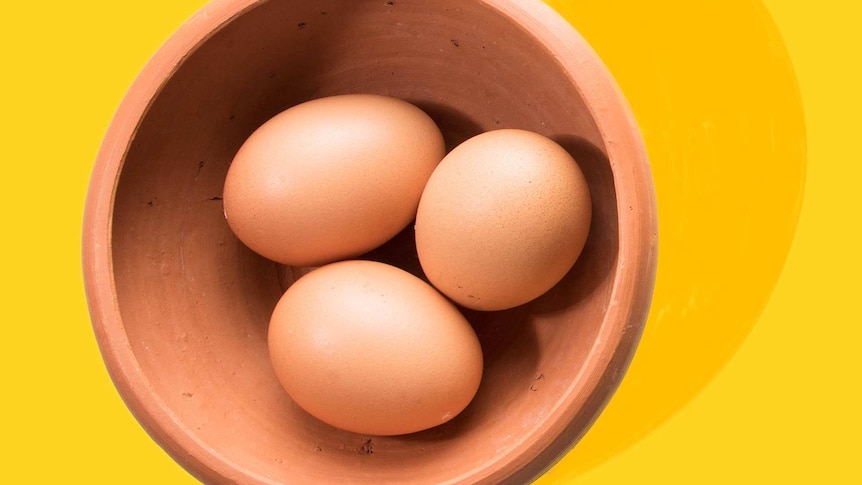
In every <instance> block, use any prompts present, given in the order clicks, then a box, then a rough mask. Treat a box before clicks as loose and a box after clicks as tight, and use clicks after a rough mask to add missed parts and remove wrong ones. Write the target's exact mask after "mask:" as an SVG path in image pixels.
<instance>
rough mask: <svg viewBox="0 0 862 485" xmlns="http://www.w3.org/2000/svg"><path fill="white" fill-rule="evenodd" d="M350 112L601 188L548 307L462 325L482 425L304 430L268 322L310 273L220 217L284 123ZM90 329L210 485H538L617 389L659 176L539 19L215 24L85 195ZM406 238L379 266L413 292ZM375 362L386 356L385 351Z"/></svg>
mask: <svg viewBox="0 0 862 485" xmlns="http://www.w3.org/2000/svg"><path fill="white" fill-rule="evenodd" d="M345 93H376V94H383V95H388V96H394V97H398V98H401V99H404V100H407V101H409V102H411V103H414V104H416V105H417V106H419V107H420V108H422V109H423V110H425V111H426V112H427V113H428V114H429V115H430V116H431V117H432V118H433V119H434V120H435V121H436V122H437V123H438V125H439V126H440V128H441V130H442V132H443V134H444V138H445V140H446V143H447V149H451V148H452V147H454V146H455V145H457V144H458V143H460V142H461V141H463V140H465V139H467V138H468V137H470V136H473V135H476V134H478V133H480V132H483V131H487V130H491V129H496V128H507V127H508V128H520V129H526V130H531V131H535V132H538V133H541V134H544V135H546V136H549V137H550V138H552V139H554V140H555V141H557V142H558V143H560V144H561V145H562V146H563V147H564V148H566V150H567V151H569V152H570V153H571V154H572V155H573V156H574V157H575V158H576V159H577V160H578V161H579V163H580V165H581V168H582V169H583V171H584V175H585V176H586V178H587V181H588V183H589V187H590V191H591V195H592V202H593V214H592V221H593V222H592V227H591V230H590V234H589V237H588V240H587V243H586V246H585V248H584V251H583V253H582V255H581V258H580V259H579V261H578V262H577V264H576V265H575V267H574V268H573V269H572V271H570V272H569V274H568V275H567V276H566V277H565V278H564V279H563V281H562V282H561V283H560V284H558V285H557V286H556V287H555V288H554V289H552V290H551V291H550V292H549V293H548V294H546V295H544V296H543V297H541V298H539V299H538V300H536V301H534V302H531V303H529V304H526V305H523V306H520V307H517V308H514V309H511V310H507V311H502V312H491V313H482V312H476V311H464V314H465V316H466V317H467V318H468V320H469V321H470V322H471V323H472V324H473V326H474V328H475V329H476V332H477V334H478V336H479V339H480V341H481V343H482V346H483V351H484V358H485V368H484V376H483V381H482V383H481V386H480V388H479V391H478V393H477V395H476V397H475V399H474V401H473V402H472V403H471V404H470V405H469V406H468V407H467V409H466V410H465V411H464V412H463V413H461V414H460V415H458V416H457V417H456V418H455V419H453V420H452V421H449V422H448V423H446V424H445V425H443V426H440V427H437V428H433V429H431V430H427V431H424V432H420V433H416V434H412V435H406V436H396V437H374V436H365V435H359V434H353V433H349V432H346V431H340V430H337V429H335V428H332V427H329V426H327V425H325V424H322V423H320V422H318V421H317V420H315V419H314V418H312V417H310V416H309V415H307V414H305V413H304V412H303V411H301V410H300V409H299V408H298V407H297V406H296V405H294V404H293V403H292V402H291V401H290V399H289V398H288V397H287V395H286V393H285V392H284V390H283V389H282V388H281V386H280V385H279V383H278V380H277V379H276V377H275V375H274V372H273V370H272V366H271V363H270V359H269V355H268V353H267V341H266V338H267V324H268V322H269V318H270V315H271V312H272V310H273V308H274V306H275V304H276V302H277V301H278V298H279V297H280V295H281V294H282V292H283V289H284V287H285V286H286V285H288V284H290V282H291V280H292V278H293V277H294V276H295V275H297V274H301V273H302V272H303V271H304V269H302V268H285V267H281V266H279V265H277V264H276V263H273V262H271V261H268V260H266V259H264V258H262V257H260V256H258V255H256V254H255V253H253V252H252V251H250V250H249V249H248V248H246V247H245V246H244V245H243V244H242V243H240V242H239V241H238V240H237V239H236V237H235V236H234V235H233V234H232V233H231V231H230V229H229V228H228V226H227V224H226V222H225V219H224V215H223V207H222V200H221V197H222V189H223V185H224V180H225V174H226V172H227V168H228V166H229V164H230V162H231V159H232V157H233V156H234V155H235V153H236V152H237V150H238V148H239V147H240V145H241V144H242V142H243V141H244V140H245V139H246V137H248V136H249V135H250V134H251V133H252V131H254V129H255V128H257V127H258V126H260V125H261V124H262V123H263V122H264V121H266V120H267V119H269V118H270V117H272V116H273V115H275V114H276V113H278V112H280V111H282V110H284V109H286V108H287V107H290V106H292V105H295V104H298V103H300V102H303V101H307V100H310V99H313V98H317V97H321V96H327V95H334V94H345ZM83 237H84V240H83V267H84V276H85V281H86V289H87V297H88V303H89V307H90V312H91V317H92V321H93V328H94V330H95V335H96V338H97V340H98V342H99V345H100V349H101V352H102V354H103V357H104V360H105V363H106V366H107V368H108V370H109V372H110V374H111V377H112V379H113V380H114V382H115V384H116V387H117V389H118V390H119V392H120V394H121V395H122V397H123V399H124V400H125V402H126V403H127V405H128V407H129V408H130V409H131V411H132V412H133V413H134V415H135V416H136V418H137V419H138V420H139V422H140V423H141V425H142V426H143V427H144V428H145V429H146V430H147V431H148V432H149V433H150V435H151V436H152V437H153V438H154V439H155V440H156V441H157V442H158V443H159V444H160V445H161V446H162V447H163V448H164V449H165V450H166V451H167V452H168V453H169V454H170V455H171V456H172V457H173V458H174V459H175V460H176V461H177V462H178V463H180V464H181V465H182V466H183V467H185V468H186V469H187V470H188V471H189V472H190V473H192V474H194V475H195V476H196V477H198V478H199V479H201V480H202V481H204V482H206V483H296V484H305V483H360V484H361V483H367V484H372V483H373V484H380V483H427V484H432V483H433V484H439V483H485V484H491V483H525V482H528V481H530V480H531V479H533V478H535V477H536V476H538V475H539V474H541V473H542V472H543V471H544V470H545V469H547V468H548V467H550V466H551V465H552V464H553V463H554V462H555V461H556V460H558V459H559V458H560V457H561V456H562V455H563V454H564V453H565V452H566V451H567V450H568V449H569V448H570V447H571V446H573V445H574V444H575V443H576V442H577V440H578V439H580V437H581V436H582V435H583V434H584V433H585V432H586V430H587V429H588V428H589V426H590V425H591V423H592V422H593V421H594V420H595V418H596V417H597V416H598V414H599V412H600V411H601V409H602V408H603V407H604V405H605V403H606V402H607V400H608V399H609V398H610V396H611V395H612V393H613V391H614V390H615V389H616V387H617V385H618V384H619V382H620V380H621V378H622V376H623V374H624V372H625V369H626V367H627V365H628V363H629V361H630V359H631V357H632V354H633V352H634V349H635V347H636V344H637V341H638V338H639V336H640V334H641V330H642V326H643V324H644V322H645V320H646V314H647V311H648V306H649V301H650V297H651V293H652V287H653V281H654V276H655V263H656V261H655V258H656V244H657V241H656V208H655V198H654V193H653V186H652V181H651V177H650V173H649V166H648V162H647V158H646V154H645V150H644V147H643V145H642V141H641V138H640V135H639V133H638V130H637V127H636V124H635V122H634V119H633V117H632V115H631V113H630V111H629V110H628V108H627V106H626V104H625V101H624V99H623V97H622V96H621V94H620V93H619V91H618V89H617V87H616V85H615V84H614V82H613V80H612V78H611V76H610V75H609V73H608V72H607V70H606V69H605V68H604V66H603V65H602V64H601V61H600V60H599V59H598V58H597V56H596V55H595V54H594V52H593V51H592V50H591V49H590V48H589V46H588V45H587V44H586V42H585V41H584V40H583V39H582V38H580V37H579V36H578V34H577V33H576V32H574V31H573V30H572V28H571V27H570V26H569V25H568V24H567V23H566V22H565V21H564V20H563V19H561V18H559V17H558V16H557V15H556V14H555V13H554V12H553V11H552V10H551V9H549V8H548V7H547V6H545V5H544V4H542V3H540V2H538V1H506V0H486V1H477V0H473V1H466V2H465V1H454V0H450V1H437V0H434V1H431V0H427V1H421V0H417V1H409V2H408V1H400V0H395V1H392V2H385V1H382V0H381V1H379V2H351V1H347V0H341V1H335V0H324V1H319V2H299V1H288V0H270V1H249V0H225V1H216V2H213V3H211V4H209V5H208V6H206V7H205V8H204V9H203V10H201V11H200V12H199V13H198V14H197V15H196V16H194V17H193V18H192V19H191V20H190V21H189V22H188V23H187V24H186V25H184V26H183V27H182V28H181V29H180V30H179V31H178V32H177V33H176V34H175V35H174V36H173V37H171V39H169V40H168V41H167V42H166V44H165V45H164V46H163V48H162V49H161V50H160V51H159V52H158V53H157V54H156V55H155V56H154V58H153V59H152V60H151V62H150V63H148V64H147V66H146V67H145V68H144V70H143V72H142V73H141V74H140V76H139V78H138V79H137V80H136V82H135V83H134V85H133V86H132V87H131V89H130V91H129V93H128V94H127V96H126V98H125V99H124V101H123V102H122V104H121V106H120V107H119V110H118V112H117V113H116V116H115V118H114V120H113V122H112V124H111V126H110V128H109V130H108V133H107V135H106V137H105V140H104V143H103V146H102V148H101V150H100V153H99V155H98V159H97V161H96V165H95V168H94V171H93V174H92V179H91V186H90V190H89V193H88V199H87V206H86V214H85V226H84V234H83ZM412 241H413V238H412V233H411V230H410V229H408V230H406V231H404V232H403V233H402V234H400V235H399V236H396V238H395V239H393V240H392V241H391V242H389V243H387V245H385V246H384V247H382V248H380V249H378V250H375V251H374V252H372V254H370V255H369V256H368V257H369V258H373V259H379V260H383V261H388V262H392V263H395V264H398V265H399V266H401V267H402V268H405V269H408V270H410V271H413V272H414V273H417V272H418V271H419V270H418V267H419V266H418V262H417V261H416V257H415V247H414V246H413V244H412ZM372 350H373V349H372Z"/></svg>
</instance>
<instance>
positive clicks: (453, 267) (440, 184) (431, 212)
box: [415, 129, 592, 310]
mask: <svg viewBox="0 0 862 485" xmlns="http://www.w3.org/2000/svg"><path fill="white" fill-rule="evenodd" d="M591 219H592V205H591V200H590V193H589V187H588V186H587V182H586V179H585V178H584V174H583V172H582V171H581V169H580V167H579V166H578V164H577V162H576V161H575V160H574V159H573V158H572V156H571V155H570V154H569V153H568V152H567V151H566V150H565V149H564V148H563V147H561V146H560V145H559V144H557V143H556V142H554V141H553V140H551V139H550V138H547V137H545V136H543V135H540V134H537V133H534V132H530V131H525V130H517V129H501V130H495V131H489V132H485V133H482V134H480V135H477V136H475V137H473V138H470V139H468V140H467V141H465V142H463V143H462V144H460V145H458V146H457V147H455V148H454V149H453V150H452V151H451V152H450V153H449V154H447V155H446V157H445V158H444V159H443V161H442V162H440V164H439V165H438V166H437V168H436V169H435V170H434V173H433V174H432V175H431V177H430V179H429V180H428V183H427V184H426V186H425V189H424V191H423V193H422V198H421V200H420V203H419V208H418V213H417V215H416V223H415V229H416V249H417V252H418V256H419V262H420V264H421V265H422V269H423V271H424V272H425V275H426V276H427V277H428V279H429V281H430V282H431V283H432V284H433V285H434V286H435V287H436V288H437V289H438V290H440V291H441V292H442V293H444V294H445V295H446V296H448V297H449V298H451V299H452V300H454V301H455V302H457V303H458V304H460V305H463V306H465V307H468V308H472V309H475V310H503V309H507V308H512V307H515V306H518V305H522V304H524V303H527V302H529V301H531V300H533V299H535V298H537V297H539V296H540V295H542V294H544V293H545V292H547V291H548V290H550V289H551V288H552V287H553V286H554V285H556V284H557V283H558V282H559V281H560V280H561V279H562V278H563V276H565V275H566V273H568V272H569V270H570V269H571V268H572V267H573V265H574V264H575V261H576V260H577V259H578V257H579V256H580V253H581V251H582V250H583V248H584V245H585V243H586V239H587V235H588V233H589V228H590V223H591Z"/></svg>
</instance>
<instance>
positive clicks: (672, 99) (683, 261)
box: [536, 0, 806, 484]
mask: <svg viewBox="0 0 862 485" xmlns="http://www.w3.org/2000/svg"><path fill="white" fill-rule="evenodd" d="M547 3H548V4H549V5H551V6H552V7H553V8H554V9H556V10H557V11H558V12H559V13H560V14H562V15H563V16H564V17H565V18H566V19H567V20H569V22H570V23H571V24H572V25H573V26H574V27H575V28H576V29H577V30H578V31H579V32H580V33H581V34H582V35H583V36H584V37H585V38H586V40H587V41H588V42H589V43H590V44H591V45H592V46H593V48H594V49H595V50H596V51H597V52H598V54H599V56H601V58H602V60H603V61H604V62H605V64H606V65H607V66H608V68H609V69H610V71H611V73H612V74H613V75H614V77H615V78H616V80H617V82H618V83H619V84H620V87H621V88H622V90H623V93H624V94H625V96H626V98H627V99H628V101H629V103H630V105H631V107H632V110H633V112H634V114H635V117H636V118H637V121H638V123H639V125H640V128H641V130H642V133H643V137H644V141H645V143H646V146H647V150H648V153H649V156H650V162H651V166H652V170H653V177H654V180H655V188H656V196H657V202H658V209H659V260H658V274H657V280H656V287H655V293H654V297H653V302H652V307H651V313H650V316H649V319H648V322H647V325H646V329H645V330H644V334H643V338H642V340H641V344H640V347H639V348H638V351H637V354H636V355H635V358H634V360H633V361H632V365H631V367H630V369H629V372H628V374H627V375H626V377H625V379H624V381H623V383H622V384H621V386H620V388H619V390H618V392H617V394H615V395H614V397H613V399H612V400H611V402H610V403H609V404H608V407H607V408H606V409H605V411H604V413H603V414H602V415H601V417H600V418H599V419H598V421H596V423H595V425H594V426H593V428H592V429H591V430H590V431H589V432H588V433H587V435H586V436H585V437H584V439H583V440H582V441H581V442H580V443H579V444H578V445H577V446H576V447H575V448H574V449H573V450H572V451H571V452H569V453H568V454H567V455H566V457H565V458H563V460H562V461H561V462H560V463H559V464H558V465H557V466H556V467H554V468H553V469H552V470H550V471H549V472H548V473H547V474H546V475H545V476H544V477H542V478H541V479H539V481H537V482H536V483H538V484H551V483H568V481H567V480H570V479H571V478H573V477H576V476H578V475H580V474H582V473H584V472H586V471H588V470H589V469H591V468H593V467H595V466H597V465H599V464H601V463H602V462H605V461H607V460H608V459H610V458H611V457H613V456H614V455H616V454H618V453H620V452H622V451H624V450H625V449H627V448H628V447H630V446H632V445H633V444H635V443H636V442H638V441H639V440H641V439H642V438H643V437H645V436H646V435H647V434H649V433H650V432H651V431H652V430H654V429H656V428H657V427H658V426H659V425H661V424H662V423H663V422H665V421H667V420H668V419H669V418H671V417H672V416H673V415H674V414H675V413H676V412H678V411H679V410H680V409H682V408H683V407H684V406H685V405H686V403H688V402H689V401H690V400H691V399H692V398H693V397H694V396H695V395H697V393H698V392H700V391H701V390H702V389H703V388H704V387H705V386H706V385H707V384H708V383H709V382H710V381H711V380H712V378H713V377H714V376H715V375H716V374H717V373H718V372H719V370H720V369H721V368H722V367H723V366H724V365H725V363H727V362H728V361H729V360H730V359H731V358H732V357H733V355H734V354H735V353H736V350H737V349H738V348H739V346H740V344H741V343H742V342H743V341H744V340H745V338H746V337H747V335H748V334H749V332H750V331H751V329H752V328H753V327H754V325H755V323H756V322H757V320H758V318H759V316H760V313H761V311H762V310H763V308H764V306H765V305H766V303H767V302H768V300H769V298H770V295H771V294H772V290H773V288H774V287H775V284H776V281H777V280H778V277H779V275H780V273H781V270H782V268H783V266H784V261H785V259H786V257H787V253H788V251H789V249H790V244H791V242H792V240H793V236H794V234H795V230H796V222H797V219H798V215H799V210H800V206H801V202H802V194H803V188H804V180H805V166H806V143H805V139H806V137H805V120H804V115H803V110H802V101H801V97H800V94H799V89H798V86H797V82H796V78H795V75H794V72H793V68H792V65H791V62H790V59H789V56H788V54H787V52H786V50H785V48H784V44H783V42H782V40H781V38H780V35H779V33H778V30H777V28H776V27H775V25H774V23H773V21H772V19H771V17H770V16H769V13H768V11H767V10H766V8H765V7H764V6H763V5H762V4H761V3H760V1H757V0H733V1H727V2H691V1H684V0H679V1H668V0H660V1H655V2H636V1H633V0H630V1H623V0H616V1H609V2H575V1H567V0H547Z"/></svg>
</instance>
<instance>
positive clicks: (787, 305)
mask: <svg viewBox="0 0 862 485" xmlns="http://www.w3.org/2000/svg"><path fill="white" fill-rule="evenodd" d="M203 3H204V1H203V0H172V1H164V0H160V1H151V2H135V3H128V2H117V1H83V2H59V1H47V2H13V3H12V4H10V5H9V6H6V7H5V9H4V15H3V21H2V22H3V28H2V29H0V40H2V42H0V48H2V53H3V54H2V58H0V59H2V64H0V66H2V71H0V72H2V75H0V96H2V98H0V99H2V103H0V108H2V111H0V124H2V125H0V126H2V129H0V136H2V138H0V140H2V143H0V159H2V161H3V165H2V172H0V173H2V176H0V184H2V185H0V197H2V199H0V201H2V204H0V207H2V211H3V212H2V214H3V217H2V219H0V224H2V225H0V227H2V228H3V237H2V239H0V244H2V249H3V254H4V265H3V266H4V269H3V271H2V274H3V275H4V278H3V280H4V284H3V289H2V292H0V295H2V298H3V300H2V301H3V305H2V313H0V315H2V324H3V329H4V333H3V338H2V340H0V342H2V344H0V345H2V349H0V359H2V361H0V362H2V365H0V369H2V372H3V377H2V381H0V383H2V391H3V394H2V400H0V411H2V413H0V416H2V428H0V429H2V437H3V438H2V440H0V446H2V450H0V451H2V454H0V457H2V463H3V472H2V473H3V479H2V481H3V482H4V483H52V484H54V483H91V484H103V483H104V484H109V483H111V484H113V483H141V484H147V483H160V484H192V483H196V482H195V481H194V480H193V479H192V478H191V477H189V476H188V474H186V473H185V472H184V471H183V470H182V469H181V468H179V467H178V466H177V465H176V464H174V462H173V461H172V460H171V459H170V458H169V457H168V456H167V455H166V454H165V453H164V452H163V451H162V450H161V449H160V448H159V447H158V446H157V445H155V444H154V443H153V442H152V441H151V440H150V439H149V437H148V436H147V435H146V433H145V432H144V431H143V430H142V429H141V428H140V427H139V426H138V424H137V423H136V422H135V421H134V419H133V418H132V417H131V415H130V414H129V412H128V411H127V410H126V408H125V406H124V405H123V403H122V401H121V399H120V398H119V396H118V395H117V393H116V391H115V390H114V388H113V386H112V384H111V382H110V379H109V378H108V375H107V372H106V371H105V369H104V367H103V364H102V361H101V358H100V356H99V353H98V350H97V348H96V344H95V341H94V338H93V334H92V331H91V328H90V323H89V317H88V314H87V308H86V303H85V300H84V294H83V281H82V276H81V269H80V233H81V217H82V211H83V201H84V197H85V193H86V190H87V182H88V178H89V174H90V170H91V168H92V163H93V160H94V158H95V155H96V151H97V150H98V147H99V144H100V143H101V139H102V136H103V135H104V132H105V129H106V128H107V125H108V123H109V121H110V118H111V116H112V115H113V113H114V111H115V110H116V108H117V105H118V104H119V102H120V100H121V99H122V96H123V95H124V93H125V91H126V90H127V89H128V87H129V85H130V83H131V82H132V80H133V78H134V76H135V75H136V74H137V73H138V72H139V71H140V69H141V68H142V67H143V65H144V64H145V63H146V61H147V59H148V58H149V57H150V56H151V55H152V54H153V53H154V52H155V50H156V49H158V47H159V45H160V44H161V43H162V42H163V41H164V40H165V39H166V38H167V37H168V36H169V35H170V34H171V33H172V32H173V31H174V30H176V29H177V28H178V27H179V26H180V25H181V24H182V22H183V21H184V20H185V19H186V18H188V17H189V16H190V15H192V13H193V12H194V11H196V10H197V9H198V8H200V6H202V5H203ZM549 3H550V4H552V5H553V6H554V7H555V8H557V9H558V10H559V11H560V12H561V13H562V14H564V15H565V16H567V18H570V20H571V21H572V23H573V24H574V25H575V26H576V27H577V28H578V29H579V30H580V31H581V32H582V33H583V34H584V36H585V37H586V38H587V40H588V41H590V42H591V44H593V46H594V47H595V48H596V50H597V51H598V52H599V54H600V55H601V56H602V58H603V59H604V60H605V62H606V63H607V64H608V66H609V68H610V69H611V71H612V72H613V73H614V75H615V76H616V77H617V79H618V81H619V82H620V85H621V86H622V87H623V89H624V90H625V92H626V94H627V96H628V97H629V100H630V102H631V104H632V108H633V111H634V112H635V115H636V116H637V118H638V121H639V123H640V124H641V126H642V129H643V130H644V138H645V141H646V142H647V148H648V150H649V152H650V157H651V160H652V163H653V170H654V172H655V178H656V188H657V198H658V202H659V217H660V222H661V229H660V238H661V244H662V246H661V249H660V265H659V272H658V279H657V283H656V296H655V300H654V306H653V312H652V313H651V315H650V320H649V326H648V327H647V330H646V332H645V333H644V339H643V343H642V345H641V347H640V349H639V351H638V354H637V356H636V357H635V360H634V361H633V364H632V368H631V372H630V373H629V374H628V375H627V377H626V380H625V381H624V383H623V385H622V386H621V388H620V391H619V393H618V394H617V396H616V397H615V398H614V400H613V401H612V402H611V404H610V405H609V407H608V409H607V412H606V413H604V414H603V415H602V417H601V418H600V419H599V421H598V422H597V423H596V425H595V427H594V428H593V429H592V430H591V432H590V433H589V434H588V435H587V437H586V438H585V439H584V440H583V441H582V442H581V443H580V444H579V446H578V447H577V448H575V450H574V451H573V452H571V453H570V454H569V455H568V456H567V457H566V458H565V459H564V460H563V461H562V462H561V463H560V464H559V465H558V466H557V467H555V468H554V469H553V470H552V471H551V472H550V473H549V474H548V475H547V476H546V477H544V478H543V479H541V480H540V482H541V483H543V484H546V485H550V484H556V483H578V484H614V483H628V482H632V481H635V480H637V481H646V482H647V483H652V482H656V483H666V484H668V483H670V484H673V483H679V484H688V483H862V472H860V468H859V467H858V465H856V464H855V462H856V461H858V457H859V456H860V452H862V445H860V444H859V443H860V441H859V436H860V434H862V420H860V418H859V416H858V411H857V410H858V409H860V408H862V400H860V398H859V397H858V396H859V393H858V391H857V388H858V386H859V382H860V379H859V376H858V371H859V370H860V359H859V354H860V352H859V350H857V347H859V346H860V342H862V338H860V337H862V331H860V326H861V325H862V312H860V310H859V308H858V304H859V301H860V299H862V298H860V295H859V293H860V290H862V283H860V276H859V273H860V271H862V257H860V255H859V251H860V250H862V237H860V233H861V232H862V231H860V229H859V225H860V221H862V215H860V214H862V208H860V204H859V203H858V202H857V198H858V194H859V193H860V190H859V188H858V187H857V186H858V185H859V184H860V180H862V168H860V165H862V153H860V150H859V148H858V146H857V142H858V140H860V139H862V138H860V135H859V131H860V126H862V124H860V121H859V119H860V117H859V113H860V111H862V95H860V93H859V89H860V86H862V75H860V68H859V67H858V66H859V58H860V57H859V54H858V50H859V48H860V47H862V34H859V33H858V30H857V24H858V23H859V21H860V20H862V8H860V7H859V6H856V5H858V4H856V3H855V2H850V1H841V0H822V1H819V2H790V1H781V0H763V1H762V2H757V1H754V0H751V1H743V0H739V1H730V2H705V1H704V2H697V1H687V2H686V1H677V2H672V1H656V2H635V1H633V0H632V1H628V2H627V1H616V2H581V1H580V0H579V1H574V0H571V1H568V0H560V1H550V0H549ZM590 3H596V4H598V3H601V4H602V5H591V4H590ZM650 49H653V50H652V51H650ZM759 56H760V57H759ZM788 73H790V74H789V75H788ZM746 86H752V87H753V88H752V90H746V89H745V87H746ZM767 138H768V139H767Z"/></svg>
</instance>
